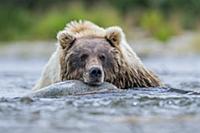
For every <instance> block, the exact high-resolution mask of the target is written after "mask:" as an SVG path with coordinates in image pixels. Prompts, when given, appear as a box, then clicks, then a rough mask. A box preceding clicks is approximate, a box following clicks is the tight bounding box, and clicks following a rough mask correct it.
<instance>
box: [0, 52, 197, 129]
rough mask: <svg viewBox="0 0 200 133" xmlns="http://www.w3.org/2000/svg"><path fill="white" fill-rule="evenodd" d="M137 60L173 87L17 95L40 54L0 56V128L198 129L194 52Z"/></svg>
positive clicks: (38, 65)
mask: <svg viewBox="0 0 200 133" xmlns="http://www.w3.org/2000/svg"><path fill="white" fill-rule="evenodd" d="M143 61H144V63H145V64H146V66H147V67H149V68H151V69H152V70H153V71H155V72H156V73H157V74H158V75H159V77H160V78H161V80H162V81H163V82H164V83H165V84H167V85H168V86H170V87H171V88H175V89H172V90H170V89H169V90H165V89H161V88H151V89H144V88H141V89H136V90H133V89H132V90H124V91H120V92H119V93H118V92H114V93H100V94H88V95H81V96H66V97H62V98H22V96H24V95H26V94H27V93H30V92H31V87H32V86H33V85H34V83H35V82H36V80H37V79H38V78H39V75H40V72H41V69H42V67H43V65H44V64H45V62H46V60H36V59H0V132H1V133H4V132H6V133H13V132H15V133H26V132H29V133H35V132H37V133H44V132H47V133H53V132H63V133H66V132H67V133H79V132H83V133H111V132H113V133H191V132H195V133H197V132H200V131H199V123H200V56H190V57H159V58H158V57H149V58H146V59H143Z"/></svg>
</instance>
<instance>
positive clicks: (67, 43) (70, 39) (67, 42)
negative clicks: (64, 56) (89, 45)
mask: <svg viewBox="0 0 200 133" xmlns="http://www.w3.org/2000/svg"><path fill="white" fill-rule="evenodd" d="M57 39H58V41H59V43H60V46H61V47H62V48H63V49H65V48H67V49H68V48H70V47H71V46H72V44H73V43H74V41H75V40H76V39H75V37H74V36H73V35H71V34H70V33H67V32H66V31H60V32H58V34H57Z"/></svg>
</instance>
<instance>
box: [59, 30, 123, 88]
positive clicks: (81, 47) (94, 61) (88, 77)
mask: <svg viewBox="0 0 200 133" xmlns="http://www.w3.org/2000/svg"><path fill="white" fill-rule="evenodd" d="M121 38H122V31H121V29H120V28H119V27H110V28H108V29H106V30H105V35H104V36H93V35H87V36H81V37H76V36H75V35H73V34H72V33H70V32H67V31H65V30H64V31H60V32H59V33H58V35H57V39H58V41H59V45H60V50H61V52H60V53H61V54H60V66H61V68H60V69H61V73H60V76H61V80H62V81H63V80H82V81H83V82H85V83H88V84H90V85H100V84H101V83H103V82H104V81H107V82H111V83H112V82H114V80H115V79H116V76H117V73H118V71H119V69H120V64H121V63H122V62H121V61H122V60H121V59H122V57H121V56H122V54H121V52H120V42H121Z"/></svg>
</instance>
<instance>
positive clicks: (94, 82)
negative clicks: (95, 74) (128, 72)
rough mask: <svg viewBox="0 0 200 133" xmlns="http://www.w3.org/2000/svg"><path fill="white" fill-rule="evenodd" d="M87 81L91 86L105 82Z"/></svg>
mask: <svg viewBox="0 0 200 133" xmlns="http://www.w3.org/2000/svg"><path fill="white" fill-rule="evenodd" d="M85 83H86V84H88V85H91V86H100V85H101V84H103V82H102V81H100V80H92V81H88V82H85Z"/></svg>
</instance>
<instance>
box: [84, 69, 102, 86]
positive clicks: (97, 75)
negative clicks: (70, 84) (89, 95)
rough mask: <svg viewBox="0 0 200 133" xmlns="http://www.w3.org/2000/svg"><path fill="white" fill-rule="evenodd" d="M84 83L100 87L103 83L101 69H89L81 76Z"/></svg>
mask: <svg viewBox="0 0 200 133" xmlns="http://www.w3.org/2000/svg"><path fill="white" fill-rule="evenodd" d="M83 79H84V82H85V83H88V84H90V85H100V84H102V83H103V82H104V72H103V69H102V68H101V67H98V66H93V67H91V68H90V69H89V70H88V71H87V72H86V73H85V74H84V76H83Z"/></svg>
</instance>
